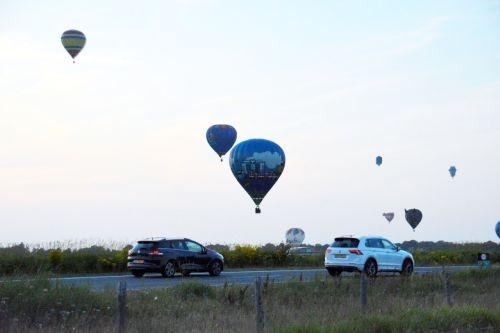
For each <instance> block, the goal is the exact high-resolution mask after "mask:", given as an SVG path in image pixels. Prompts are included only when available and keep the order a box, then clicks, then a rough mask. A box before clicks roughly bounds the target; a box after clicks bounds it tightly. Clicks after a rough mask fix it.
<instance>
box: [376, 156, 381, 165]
mask: <svg viewBox="0 0 500 333" xmlns="http://www.w3.org/2000/svg"><path fill="white" fill-rule="evenodd" d="M375 163H377V165H378V166H380V165H381V164H382V156H377V158H376V159H375Z"/></svg>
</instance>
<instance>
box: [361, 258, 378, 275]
mask: <svg viewBox="0 0 500 333" xmlns="http://www.w3.org/2000/svg"><path fill="white" fill-rule="evenodd" d="M363 271H364V273H365V274H366V276H368V277H371V278H374V277H376V276H377V273H378V265H377V262H376V261H375V260H374V259H368V260H367V261H366V263H365V267H364V269H363Z"/></svg>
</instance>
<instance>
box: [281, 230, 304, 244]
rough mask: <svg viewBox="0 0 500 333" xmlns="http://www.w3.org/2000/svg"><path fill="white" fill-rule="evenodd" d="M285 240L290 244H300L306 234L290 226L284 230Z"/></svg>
mask: <svg viewBox="0 0 500 333" xmlns="http://www.w3.org/2000/svg"><path fill="white" fill-rule="evenodd" d="M285 237H286V242H287V244H291V245H300V244H302V242H303V241H304V238H305V237H306V234H305V232H304V230H302V229H300V228H291V229H288V230H287V231H286V235H285Z"/></svg>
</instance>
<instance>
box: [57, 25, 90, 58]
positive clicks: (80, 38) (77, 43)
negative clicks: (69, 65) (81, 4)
mask: <svg viewBox="0 0 500 333" xmlns="http://www.w3.org/2000/svg"><path fill="white" fill-rule="evenodd" d="M86 41H87V39H86V38H85V35H84V34H83V32H81V31H78V30H68V31H65V32H63V34H62V36H61V42H62V45H63V46H64V48H65V49H66V51H68V53H69V55H70V56H71V58H73V59H75V57H76V56H77V55H78V53H80V51H81V50H82V49H83V47H84V46H85V42H86ZM73 62H75V60H73Z"/></svg>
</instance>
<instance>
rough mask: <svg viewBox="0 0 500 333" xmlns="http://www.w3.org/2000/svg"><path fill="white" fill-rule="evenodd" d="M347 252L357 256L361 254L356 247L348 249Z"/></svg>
mask: <svg viewBox="0 0 500 333" xmlns="http://www.w3.org/2000/svg"><path fill="white" fill-rule="evenodd" d="M349 253H352V254H355V255H357V256H362V255H363V252H361V250H358V249H351V250H349Z"/></svg>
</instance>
